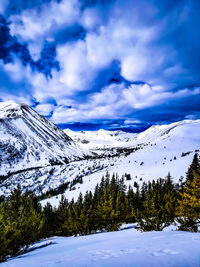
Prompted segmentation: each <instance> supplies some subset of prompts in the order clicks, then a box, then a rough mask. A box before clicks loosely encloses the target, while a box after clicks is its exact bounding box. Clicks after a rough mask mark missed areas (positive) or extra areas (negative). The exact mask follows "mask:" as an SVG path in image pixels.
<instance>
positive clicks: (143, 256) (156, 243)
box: [1, 228, 200, 267]
mask: <svg viewBox="0 0 200 267" xmlns="http://www.w3.org/2000/svg"><path fill="white" fill-rule="evenodd" d="M45 244H47V245H46V246H45ZM48 244H49V245H48ZM199 246H200V234H199V233H189V232H180V231H178V232H177V231H170V229H166V230H165V231H162V232H144V233H140V232H138V231H136V230H135V229H134V228H130V229H127V230H123V231H118V232H110V233H99V234H94V235H88V236H79V237H53V238H49V239H46V240H43V241H41V242H38V243H36V244H35V245H34V246H33V247H32V248H31V250H30V252H28V253H26V254H24V255H20V256H18V257H15V258H11V259H9V260H8V261H7V262H4V263H1V266H2V267H4V266H5V267H9V266H12V267H18V266H19V267H21V266H29V267H35V266H37V267H42V266H51V267H54V266H55V267H56V266H59V267H66V266H70V267H82V266H87V267H94V266H95V267H97V266H98V267H100V266H101V267H103V266H120V267H124V266H126V267H128V266H140V267H149V266H152V267H161V266H162V267H172V266H173V267H180V266H187V267H199V264H200V257H199Z"/></svg>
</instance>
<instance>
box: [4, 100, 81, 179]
mask: <svg viewBox="0 0 200 267" xmlns="http://www.w3.org/2000/svg"><path fill="white" fill-rule="evenodd" d="M85 153H86V152H85ZM81 158H84V152H83V150H81V149H80V148H79V146H77V145H76V144H75V143H74V142H73V140H72V139H71V138H70V137H69V136H67V134H65V133H64V132H63V131H62V130H61V129H59V128H58V127H57V126H55V125H54V124H53V123H52V122H50V121H49V120H47V119H46V118H44V117H42V116H40V115H39V114H38V113H37V112H36V111H34V110H33V109H31V108H30V107H28V106H27V105H24V104H17V103H15V102H12V101H8V102H3V103H0V176H6V175H8V174H11V173H16V172H18V171H24V170H25V169H30V168H35V167H44V166H48V165H52V164H63V163H68V162H70V161H74V160H77V159H81Z"/></svg>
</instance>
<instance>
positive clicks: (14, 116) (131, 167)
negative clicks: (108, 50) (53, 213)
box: [0, 102, 200, 204]
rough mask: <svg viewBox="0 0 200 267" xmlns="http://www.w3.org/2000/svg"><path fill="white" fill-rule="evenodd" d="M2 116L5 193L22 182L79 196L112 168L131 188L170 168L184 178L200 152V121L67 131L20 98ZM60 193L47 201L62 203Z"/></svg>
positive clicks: (0, 170)
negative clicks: (126, 129)
mask: <svg viewBox="0 0 200 267" xmlns="http://www.w3.org/2000/svg"><path fill="white" fill-rule="evenodd" d="M0 118H1V119H0V120H1V123H0V137H1V141H0V152H1V153H0V194H1V195H2V194H4V195H9V194H10V193H11V191H13V189H14V188H15V187H16V186H17V185H20V186H21V188H22V190H27V189H28V190H32V191H34V192H35V193H36V194H38V195H44V196H45V195H48V192H49V191H52V190H56V189H57V188H58V187H59V186H61V187H62V185H63V188H64V189H65V190H63V192H65V196H66V197H67V198H68V199H72V198H75V199H76V198H77V196H78V195H79V193H80V192H82V193H83V194H84V193H85V192H86V191H88V190H93V189H94V187H95V186H96V184H97V183H98V182H99V181H100V180H101V178H102V176H103V175H105V174H106V172H109V173H110V174H112V173H118V175H119V176H121V175H124V174H125V173H126V174H130V176H131V179H130V180H127V181H126V185H127V186H128V185H129V184H130V185H133V184H134V182H137V183H138V184H142V183H143V182H144V181H148V180H152V179H158V178H159V177H162V178H164V177H165V176H167V174H168V172H170V173H171V175H172V177H173V178H174V181H175V182H178V181H179V179H180V178H181V177H185V173H186V171H187V169H188V166H189V165H190V163H191V161H192V158H193V156H194V153H195V152H198V151H199V150H200V139H199V132H200V120H194V121H192V120H185V121H180V122H176V123H172V124H169V125H155V126H151V127H150V128H148V129H147V130H146V131H144V132H142V133H139V134H135V133H125V132H123V131H107V130H98V131H96V132H95V131H81V132H73V131H71V130H69V129H66V130H64V131H62V130H61V129H59V128H58V127H56V126H55V125H54V124H53V123H52V122H50V121H49V120H48V119H46V118H44V117H42V116H41V115H39V114H38V113H37V112H35V111H34V110H33V109H31V108H29V107H28V106H26V105H23V104H17V103H14V102H4V103H1V104H0ZM79 181H81V183H79ZM70 183H71V184H70ZM63 192H62V193H63ZM55 194H56V193H55ZM60 197H61V195H58V196H54V197H52V198H51V199H47V200H44V202H46V201H50V202H52V203H53V204H58V202H59V200H60Z"/></svg>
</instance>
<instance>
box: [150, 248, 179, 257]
mask: <svg viewBox="0 0 200 267" xmlns="http://www.w3.org/2000/svg"><path fill="white" fill-rule="evenodd" d="M176 254H179V252H177V251H173V250H170V249H160V250H157V251H155V252H153V253H152V255H153V256H155V257H158V256H167V255H176Z"/></svg>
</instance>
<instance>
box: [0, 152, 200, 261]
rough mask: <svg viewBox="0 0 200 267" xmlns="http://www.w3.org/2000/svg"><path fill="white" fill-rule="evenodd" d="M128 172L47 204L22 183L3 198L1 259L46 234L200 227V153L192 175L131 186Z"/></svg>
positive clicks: (82, 233) (48, 235)
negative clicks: (127, 181)
mask: <svg viewBox="0 0 200 267" xmlns="http://www.w3.org/2000/svg"><path fill="white" fill-rule="evenodd" d="M125 178H126V177H125V176H122V177H121V178H119V177H118V175H117V174H113V175H112V176H110V175H109V173H106V175H105V177H104V176H103V177H102V179H101V182H100V183H99V184H97V185H96V187H95V190H94V191H93V192H91V191H89V192H86V194H85V195H84V196H83V195H82V194H81V193H80V195H79V197H78V199H77V201H74V200H73V199H72V201H68V200H67V199H66V198H65V197H64V196H62V198H61V201H60V203H59V206H58V207H57V208H56V207H52V205H51V204H50V203H47V204H46V206H45V207H44V208H42V207H41V204H40V202H39V198H38V197H37V196H36V195H35V194H34V193H33V192H25V193H22V192H21V190H20V188H17V189H15V190H14V191H13V193H12V195H11V196H10V197H9V198H7V199H5V198H4V197H0V261H4V260H5V259H6V258H7V257H8V256H13V255H17V254H19V253H23V252H25V251H26V250H27V248H28V247H29V245H30V244H32V243H33V242H35V241H38V240H40V239H42V238H46V237H50V236H54V235H57V236H58V235H59V236H72V235H75V236H76V235H88V234H92V233H96V232H98V231H104V230H106V231H115V230H118V229H119V227H120V225H121V224H122V223H132V222H137V228H138V229H139V230H141V231H152V230H155V231H161V230H163V229H164V228H165V227H167V226H169V225H170V224H172V223H176V224H177V227H178V230H186V231H193V232H196V231H198V224H199V223H200V160H199V156H198V154H197V153H196V154H195V155H194V158H193V161H192V164H191V165H190V167H189V169H188V171H187V174H186V179H185V181H184V182H181V183H178V184H177V183H174V182H173V179H172V177H171V175H170V173H169V174H168V175H167V177H166V178H165V179H162V178H160V179H158V180H157V181H155V180H153V181H151V182H148V183H145V182H144V183H143V184H142V186H141V187H139V185H138V184H137V183H136V182H135V183H134V186H133V187H131V186H129V187H128V188H127V187H126V185H125V181H124V179H125Z"/></svg>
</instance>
